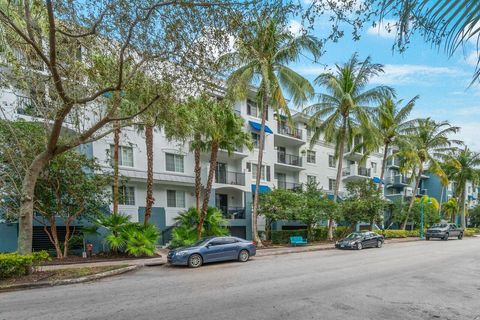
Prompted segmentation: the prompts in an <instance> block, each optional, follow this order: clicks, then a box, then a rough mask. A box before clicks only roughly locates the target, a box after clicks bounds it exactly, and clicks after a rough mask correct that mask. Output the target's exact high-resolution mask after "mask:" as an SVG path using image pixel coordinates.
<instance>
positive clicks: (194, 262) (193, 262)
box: [188, 253, 203, 268]
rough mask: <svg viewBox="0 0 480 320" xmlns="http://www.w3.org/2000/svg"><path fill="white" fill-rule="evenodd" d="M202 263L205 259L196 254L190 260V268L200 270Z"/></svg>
mask: <svg viewBox="0 0 480 320" xmlns="http://www.w3.org/2000/svg"><path fill="white" fill-rule="evenodd" d="M202 263H203V259H202V256H201V255H199V254H196V253H194V254H192V255H191V256H190V257H189V258H188V266H189V267H190V268H198V267H200V266H201V265H202Z"/></svg>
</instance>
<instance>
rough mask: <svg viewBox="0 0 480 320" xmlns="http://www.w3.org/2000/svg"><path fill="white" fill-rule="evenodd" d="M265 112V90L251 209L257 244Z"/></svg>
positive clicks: (254, 236) (253, 237)
mask: <svg viewBox="0 0 480 320" xmlns="http://www.w3.org/2000/svg"><path fill="white" fill-rule="evenodd" d="M267 112H268V95H267V93H266V92H265V94H264V95H263V113H262V126H261V128H260V141H259V142H258V160H257V176H256V177H255V194H254V198H253V211H252V239H253V240H254V241H255V242H256V243H257V246H261V245H262V241H261V239H260V237H259V236H258V226H257V216H258V212H257V210H258V191H259V190H260V179H261V178H262V162H263V148H264V144H265V122H266V120H267Z"/></svg>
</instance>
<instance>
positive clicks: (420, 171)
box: [402, 162, 423, 230]
mask: <svg viewBox="0 0 480 320" xmlns="http://www.w3.org/2000/svg"><path fill="white" fill-rule="evenodd" d="M422 174H423V162H422V163H420V168H418V176H417V181H416V182H415V189H414V190H413V195H412V199H410V204H409V205H408V211H407V216H406V217H405V220H404V221H403V224H402V230H405V229H406V228H407V223H408V219H409V218H410V213H411V212H412V208H413V204H414V203H415V196H416V195H417V190H418V187H419V186H420V180H421V179H422Z"/></svg>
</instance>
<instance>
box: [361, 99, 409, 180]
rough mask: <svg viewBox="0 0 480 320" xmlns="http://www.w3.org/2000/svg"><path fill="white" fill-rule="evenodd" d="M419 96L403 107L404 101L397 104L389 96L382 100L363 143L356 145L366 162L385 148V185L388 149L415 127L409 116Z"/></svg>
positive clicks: (365, 133)
mask: <svg viewBox="0 0 480 320" xmlns="http://www.w3.org/2000/svg"><path fill="white" fill-rule="evenodd" d="M417 99H418V96H415V97H414V98H413V99H411V100H410V101H408V102H407V103H406V104H405V105H404V106H403V107H401V106H400V105H401V104H402V103H403V100H400V101H397V102H395V101H394V100H393V99H392V98H391V97H389V96H387V97H385V98H384V99H382V102H381V104H380V106H378V108H377V109H376V110H375V113H374V116H373V117H371V126H369V127H367V128H365V127H363V129H368V131H366V132H362V134H361V135H362V137H363V141H362V142H361V143H360V144H358V145H356V146H355V148H356V149H362V150H363V151H364V156H363V159H362V160H365V159H366V158H367V157H368V156H369V155H370V154H371V153H372V152H375V151H377V150H379V149H380V148H382V147H383V158H382V169H381V171H380V181H382V183H383V178H384V175H385V165H386V162H387V157H388V148H389V147H391V146H394V145H395V142H396V140H397V138H398V137H400V136H401V135H402V134H404V132H405V129H407V128H408V127H410V126H411V125H413V123H414V120H408V119H407V118H408V116H409V115H410V112H411V111H412V109H413V107H414V105H415V102H416V100H417Z"/></svg>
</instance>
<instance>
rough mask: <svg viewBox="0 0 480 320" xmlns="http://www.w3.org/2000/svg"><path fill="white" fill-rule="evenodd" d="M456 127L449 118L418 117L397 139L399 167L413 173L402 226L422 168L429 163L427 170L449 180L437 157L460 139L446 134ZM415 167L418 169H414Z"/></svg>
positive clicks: (405, 221)
mask: <svg viewBox="0 0 480 320" xmlns="http://www.w3.org/2000/svg"><path fill="white" fill-rule="evenodd" d="M459 129H460V128H459V127H454V126H451V125H450V123H449V122H448V121H443V122H436V121H434V120H432V119H430V118H426V119H418V120H416V121H415V126H412V127H410V128H408V129H406V130H405V133H406V135H405V136H404V137H402V138H401V139H400V141H398V144H399V147H400V151H399V152H398V153H397V155H398V157H399V158H400V159H401V169H402V171H406V170H412V175H413V176H416V178H415V189H414V195H413V196H412V199H411V200H410V204H409V206H408V210H407V214H406V217H405V220H404V222H403V224H402V229H403V230H405V228H406V225H407V222H408V219H409V216H410V213H411V211H412V208H413V204H414V202H415V194H416V191H417V190H418V187H419V186H420V181H421V179H422V174H423V173H424V170H425V168H427V167H428V171H429V172H432V173H433V174H435V175H437V176H439V177H440V180H441V181H442V183H446V181H447V180H448V177H447V175H446V173H445V171H444V170H443V169H442V167H441V164H440V160H441V159H443V158H445V157H446V155H447V153H448V152H452V151H453V150H454V149H455V148H454V147H452V145H454V144H460V143H461V142H460V141H457V140H452V139H450V138H449V135H451V134H453V133H456V132H458V130H459ZM417 169H418V171H417V172H415V171H416V170H417Z"/></svg>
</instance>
